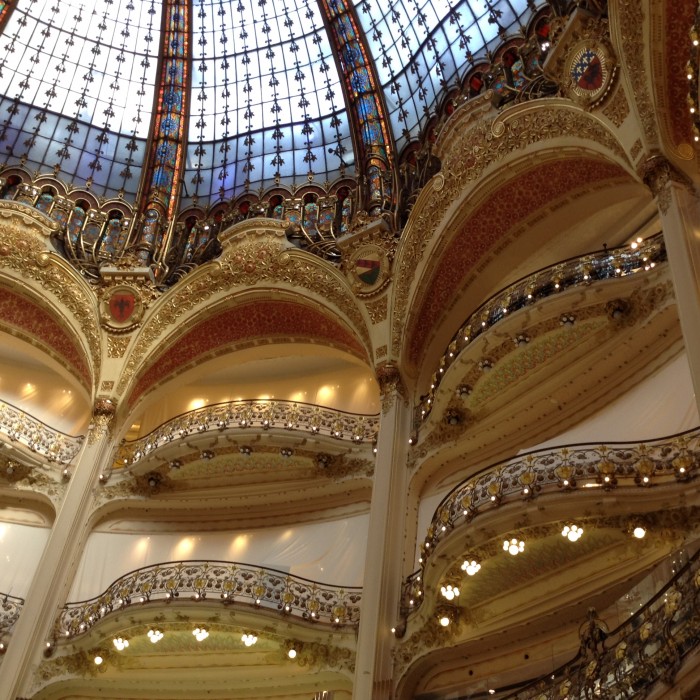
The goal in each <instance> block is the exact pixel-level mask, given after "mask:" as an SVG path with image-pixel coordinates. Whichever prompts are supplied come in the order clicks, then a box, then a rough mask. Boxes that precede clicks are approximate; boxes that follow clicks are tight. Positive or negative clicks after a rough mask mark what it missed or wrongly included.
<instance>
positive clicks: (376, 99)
mask: <svg viewBox="0 0 700 700" xmlns="http://www.w3.org/2000/svg"><path fill="white" fill-rule="evenodd" d="M3 6H4V9H0V23H1V24H3V25H4V30H3V43H2V45H3V48H4V57H3V58H2V60H0V95H2V97H0V149H1V152H2V156H0V161H2V162H5V163H6V164H7V165H16V164H22V165H25V167H27V168H29V169H30V170H36V171H42V172H46V171H53V172H54V174H55V175H56V176H58V177H59V178H61V179H63V180H65V181H69V182H73V183H74V184H75V185H78V186H84V185H85V184H86V183H87V184H88V185H89V186H90V187H91V188H92V190H93V191H94V192H95V194H97V195H99V196H102V197H114V196H123V197H124V198H125V199H126V200H127V201H131V202H133V201H135V200H136V199H137V193H139V192H145V191H148V190H150V192H151V195H150V196H151V197H153V196H154V195H153V192H154V190H158V189H161V190H162V192H163V193H170V195H169V201H170V207H169V206H167V205H166V204H165V201H164V200H165V196H161V197H160V198H161V199H162V200H163V205H164V209H170V214H172V213H173V211H172V206H174V202H176V201H177V200H178V199H179V204H178V206H179V207H180V208H184V207H187V206H188V205H189V204H193V203H196V204H199V205H201V206H211V205H212V204H214V203H216V202H217V201H219V200H222V199H224V200H226V199H230V198H232V197H234V196H236V195H237V194H240V193H242V192H244V191H246V190H251V191H258V190H264V189H267V188H270V187H272V186H274V185H286V186H288V187H291V188H293V187H297V186H300V185H303V184H304V183H307V182H309V181H313V182H317V183H319V184H327V183H331V182H334V181H336V180H338V179H339V178H341V177H342V176H344V175H348V176H354V175H355V174H356V172H355V171H356V169H357V170H358V171H364V170H365V169H366V165H367V163H368V162H369V161H371V159H372V158H378V159H380V160H382V161H383V162H384V163H386V164H390V163H391V162H392V158H393V153H394V150H395V149H396V150H397V151H400V150H401V149H402V148H403V147H404V146H405V145H406V144H407V143H409V142H410V141H411V140H413V139H414V138H416V137H417V136H418V134H419V131H420V129H421V128H422V127H424V126H425V124H426V122H427V120H428V118H429V117H430V115H431V114H432V113H433V112H434V111H435V109H436V107H437V105H438V103H439V101H440V99H441V97H442V96H443V95H444V94H445V92H446V91H447V90H449V89H450V88H451V87H453V86H456V85H457V84H458V82H459V80H461V79H462V78H463V77H464V74H465V72H466V71H467V70H468V69H469V67H470V66H471V65H472V63H473V62H474V61H475V60H477V61H478V59H479V58H481V57H482V56H486V55H487V52H488V51H491V50H493V49H494V48H495V46H496V45H497V44H499V43H501V42H502V40H503V38H505V37H506V36H508V35H513V34H517V33H519V30H520V29H521V27H522V26H523V25H524V23H525V22H526V21H527V20H528V19H529V16H530V13H531V11H532V3H531V2H528V0H493V1H491V2H487V1H486V0H468V1H466V0H463V1H462V2H459V0H427V1H426V0H391V1H388V0H318V1H317V0H235V1H234V0H192V2H181V1H180V2H179V1H178V0H170V1H169V2H155V0H128V1H126V0H124V1H121V2H119V1H113V0H95V1H94V2H92V3H88V4H86V3H84V2H79V0H62V1H61V2H60V3H59V2H57V1H56V0H20V1H19V2H17V3H16V5H14V7H13V9H9V8H10V7H11V6H10V4H9V3H8V4H5V3H2V4H0V8H2V7H3ZM353 133H354V134H355V136H354V137H353ZM149 137H150V138H151V139H152V141H151V143H150V144H149ZM177 182H179V183H180V185H179V187H180V191H179V192H177V193H176V195H175V196H172V192H173V191H174V190H176V189H177ZM155 196H156V199H158V193H157V192H156V195H155Z"/></svg>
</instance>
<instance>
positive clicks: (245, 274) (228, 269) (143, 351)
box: [117, 219, 371, 395]
mask: <svg viewBox="0 0 700 700" xmlns="http://www.w3.org/2000/svg"><path fill="white" fill-rule="evenodd" d="M221 242H222V245H223V247H224V251H223V253H222V255H221V257H220V258H219V259H217V260H216V261H212V262H210V263H207V264H206V265H203V266H201V267H199V268H198V269H197V270H195V271H194V272H193V273H192V274H190V275H188V276H187V277H186V278H185V279H183V281H182V282H181V283H180V284H177V285H176V286H174V287H173V288H172V289H170V290H169V291H168V292H166V293H165V294H164V295H163V297H162V298H161V299H160V300H159V301H158V302H157V303H156V304H154V306H153V308H152V311H151V313H150V314H149V317H148V318H147V320H146V321H145V323H144V325H143V328H142V330H141V331H140V333H139V335H138V337H137V339H136V342H135V344H134V347H133V349H132V351H131V353H130V355H129V357H128V358H127V362H126V366H125V369H124V372H123V373H122V377H121V379H120V382H119V385H118V387H117V392H118V393H119V394H120V395H123V394H124V392H125V390H126V389H127V387H128V386H129V384H130V382H132V380H133V378H134V376H135V375H141V374H142V373H143V371H144V369H145V363H144V360H145V358H146V357H148V356H149V353H150V352H151V351H152V350H153V349H154V348H155V346H156V343H161V342H163V337H164V336H165V334H166V333H167V331H168V330H169V329H172V328H174V327H175V326H176V325H180V326H182V325H183V324H187V326H188V327H192V326H193V325H195V321H194V319H195V318H197V317H200V318H202V317H203V314H205V313H207V311H206V310H207V308H208V309H211V308H212V303H214V304H215V305H216V302H223V301H224V300H229V302H230V300H232V299H235V298H236V297H238V298H239V299H240V297H241V295H243V294H245V293H251V292H256V293H257V292H260V293H262V294H266V295H267V296H268V298H269V297H270V293H271V291H272V290H274V291H275V295H276V296H279V294H283V295H284V296H286V297H287V298H288V299H291V298H296V299H297V300H298V305H299V306H300V307H301V306H304V305H306V307H310V306H313V305H314V304H316V308H321V309H323V310H324V313H325V317H327V318H328V319H334V320H333V322H334V323H335V325H336V327H337V328H338V329H343V333H342V334H341V337H343V334H346V333H349V334H350V335H352V337H353V342H352V343H350V341H349V340H348V341H342V342H341V345H345V346H347V347H352V348H353V352H354V353H355V354H359V355H360V356H363V357H371V352H370V348H371V342H370V337H369V331H368V325H369V324H368V321H367V320H366V318H365V314H364V312H363V311H361V307H360V305H359V304H358V303H357V301H356V299H355V298H354V296H353V294H352V291H351V288H350V285H349V283H348V281H347V279H346V278H345V277H344V276H343V275H342V274H341V273H340V272H339V271H338V270H337V269H336V268H335V267H334V266H333V265H331V264H329V263H327V262H325V261H323V260H321V259H320V258H318V257H316V256H314V255H312V254H310V253H306V252H304V251H301V250H298V249H296V248H294V247H293V246H292V245H291V244H289V243H288V241H287V240H286V238H285V226H284V224H283V223H282V222H277V221H272V220H269V219H253V220H249V221H244V222H242V223H240V224H237V225H236V226H234V227H233V228H232V229H229V231H228V232H226V233H224V234H223V235H222V236H221ZM222 308H223V307H222ZM319 313H320V312H319ZM348 337H349V336H348ZM139 381H140V380H139Z"/></svg>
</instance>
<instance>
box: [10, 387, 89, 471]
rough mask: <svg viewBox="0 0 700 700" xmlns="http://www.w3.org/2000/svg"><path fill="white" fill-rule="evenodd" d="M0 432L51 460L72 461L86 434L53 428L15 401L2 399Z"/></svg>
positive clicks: (64, 462)
mask: <svg viewBox="0 0 700 700" xmlns="http://www.w3.org/2000/svg"><path fill="white" fill-rule="evenodd" d="M0 433H4V434H5V435H7V437H8V438H9V439H10V440H11V441H12V442H18V443H20V444H22V445H24V446H25V447H27V448H28V449H30V450H31V451H32V452H35V453H36V454H38V455H41V456H42V457H46V459H48V460H49V461H50V462H59V463H60V464H68V463H69V462H71V461H72V460H73V458H74V457H75V456H76V455H77V454H78V451H79V450H80V446H81V445H82V442H83V436H82V435H80V436H77V437H74V436H73V435H66V434H65V433H62V432H60V431H58V430H54V429H53V428H50V427H49V426H48V425H46V424H45V423H42V422H41V421H40V420H38V419H37V418H34V417H33V416H31V415H29V413H25V412H24V411H22V410H21V409H19V408H17V407H16V406H13V405H12V404H9V403H6V402H5V401H0Z"/></svg>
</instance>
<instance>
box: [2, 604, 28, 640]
mask: <svg viewBox="0 0 700 700" xmlns="http://www.w3.org/2000/svg"><path fill="white" fill-rule="evenodd" d="M23 605H24V599H22V598H17V597H15V596H12V595H9V594H7V593H0V643H2V642H3V638H4V637H5V636H6V635H7V634H8V633H9V632H10V630H11V629H12V627H13V625H14V624H15V622H17V618H18V617H19V614H20V612H22V606H23Z"/></svg>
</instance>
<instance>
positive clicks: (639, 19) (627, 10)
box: [611, 0, 685, 147]
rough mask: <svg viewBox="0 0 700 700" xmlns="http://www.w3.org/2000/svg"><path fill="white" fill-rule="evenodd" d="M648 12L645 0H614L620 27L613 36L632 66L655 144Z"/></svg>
mask: <svg viewBox="0 0 700 700" xmlns="http://www.w3.org/2000/svg"><path fill="white" fill-rule="evenodd" d="M669 4H675V3H669ZM644 16H645V13H644V9H643V7H642V0H625V1H624V2H616V3H612V4H611V27H613V28H614V30H616V34H615V35H614V36H613V39H614V40H616V41H617V42H619V47H621V52H622V55H623V57H624V61H623V64H624V65H626V66H628V70H627V73H626V74H627V79H628V81H629V86H630V88H631V90H630V92H631V94H632V95H633V98H634V103H635V105H636V108H637V113H638V114H639V120H640V122H641V126H642V130H643V132H644V138H645V140H646V143H647V147H653V146H654V145H656V143H657V141H658V139H657V129H656V116H655V112H654V104H653V102H652V99H651V95H650V94H649V77H648V75H647V72H646V71H645V70H644V66H645V61H644V57H645V54H646V48H645V47H646V42H645V38H644ZM615 20H617V21H615ZM684 99H685V98H684Z"/></svg>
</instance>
